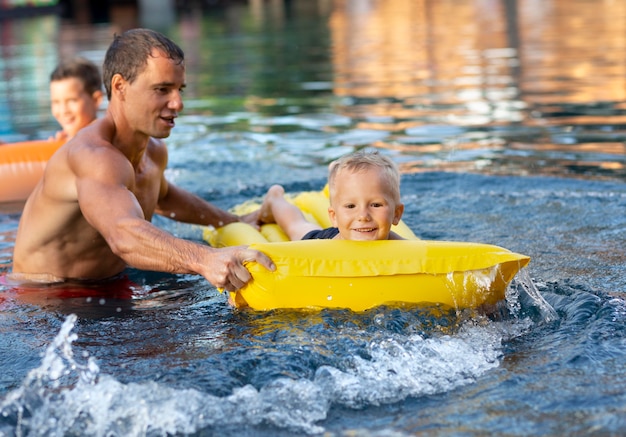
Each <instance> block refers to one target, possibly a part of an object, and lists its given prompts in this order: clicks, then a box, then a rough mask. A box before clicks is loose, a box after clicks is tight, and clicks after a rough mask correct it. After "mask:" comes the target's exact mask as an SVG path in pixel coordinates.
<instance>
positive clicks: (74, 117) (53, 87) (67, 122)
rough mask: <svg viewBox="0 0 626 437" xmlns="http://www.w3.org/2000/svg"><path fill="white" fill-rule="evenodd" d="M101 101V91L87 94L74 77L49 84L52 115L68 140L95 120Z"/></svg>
mask: <svg viewBox="0 0 626 437" xmlns="http://www.w3.org/2000/svg"><path fill="white" fill-rule="evenodd" d="M101 101H102V91H96V92H94V93H93V94H89V93H87V92H86V91H85V87H84V85H83V83H82V82H81V80H80V79H78V78H76V77H69V78H67V79H61V80H54V81H52V82H50V108H51V111H52V115H53V116H54V118H55V119H56V120H57V121H58V122H59V124H60V125H61V127H62V129H63V132H64V133H65V134H66V135H67V136H68V137H69V138H71V137H73V136H74V135H76V133H77V132H78V131H79V130H80V129H82V128H83V127H85V126H87V125H88V124H89V123H91V122H92V121H93V120H95V118H96V116H97V114H98V107H99V106H100V102H101Z"/></svg>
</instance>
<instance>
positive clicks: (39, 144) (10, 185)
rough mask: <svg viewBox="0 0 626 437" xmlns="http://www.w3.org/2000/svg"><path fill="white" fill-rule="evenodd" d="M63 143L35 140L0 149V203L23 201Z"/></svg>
mask: <svg viewBox="0 0 626 437" xmlns="http://www.w3.org/2000/svg"><path fill="white" fill-rule="evenodd" d="M63 143H64V141H54V140H38V141H25V142H21V143H11V144H3V145H0V202H19V201H23V200H26V199H27V198H28V196H29V195H30V193H31V192H32V191H33V189H34V188H35V185H37V182H39V179H41V176H42V175H43V171H44V169H45V167H46V163H47V162H48V159H50V157H51V156H52V154H53V153H54V152H56V150H57V149H58V148H59V147H61V146H62V145H63Z"/></svg>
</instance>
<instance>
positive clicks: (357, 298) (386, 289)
mask: <svg viewBox="0 0 626 437" xmlns="http://www.w3.org/2000/svg"><path fill="white" fill-rule="evenodd" d="M326 193H327V190H324V191H322V192H307V193H301V194H299V195H297V196H295V197H292V198H291V199H290V200H291V201H292V202H293V203H294V204H295V205H297V206H298V207H299V208H300V209H301V210H302V211H303V213H305V215H306V216H307V218H308V219H309V220H311V221H316V222H318V223H319V225H320V226H322V227H329V226H331V225H330V220H329V218H328V214H327V208H328V197H327V194H326ZM258 206H259V204H258V203H253V202H249V203H246V204H244V205H240V206H239V207H237V208H235V210H234V211H235V212H236V213H238V214H242V213H245V212H249V211H250V210H252V209H254V208H258ZM393 230H394V231H395V232H396V233H398V234H400V235H402V236H403V237H404V238H407V240H403V241H397V240H396V241H367V242H365V241H345V240H304V241H287V237H286V236H285V234H284V233H282V231H281V230H280V228H279V227H278V226H277V225H263V226H262V227H261V231H260V232H259V231H257V230H256V229H254V228H253V227H252V226H249V225H247V224H244V223H232V224H229V225H226V226H224V227H222V228H219V229H214V228H206V229H205V231H204V239H205V240H206V241H207V242H208V243H209V244H210V245H211V246H213V247H224V246H233V245H241V244H246V245H247V244H249V245H250V247H251V248H254V249H257V250H259V251H261V252H263V253H265V254H267V255H268V256H269V257H270V258H271V259H272V260H273V261H274V263H275V264H276V270H275V271H274V272H270V271H268V270H266V269H265V268H264V267H262V266H260V265H258V264H256V263H249V264H248V265H247V267H248V269H249V270H250V272H251V273H252V277H253V279H252V281H250V282H249V283H248V284H247V285H246V286H245V287H244V288H242V289H240V290H238V291H237V292H235V293H231V300H232V301H233V302H234V303H235V305H236V306H238V307H244V306H249V307H251V308H253V309H255V310H270V309H275V308H349V309H352V310H354V311H363V310H367V309H369V308H373V307H375V306H378V305H382V304H394V303H440V304H444V305H448V306H451V307H453V308H457V309H461V308H476V307H479V306H481V305H483V304H495V303H497V302H499V301H501V300H503V299H504V297H505V291H506V288H507V286H508V284H509V283H510V282H511V280H512V279H513V277H514V276H515V275H516V274H517V272H518V271H519V270H520V269H521V268H523V267H525V266H526V265H527V264H528V262H529V261H530V258H529V257H528V256H525V255H521V254H517V253H514V252H511V251H509V250H507V249H503V248H501V247H498V246H493V245H488V244H479V243H464V242H451V241H427V240H420V239H418V238H417V237H416V236H415V234H413V232H412V231H411V229H410V228H408V227H407V226H406V225H405V224H404V223H403V222H400V224H399V225H398V226H396V227H394V228H393Z"/></svg>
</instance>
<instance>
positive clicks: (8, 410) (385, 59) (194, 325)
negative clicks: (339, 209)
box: [0, 0, 626, 436]
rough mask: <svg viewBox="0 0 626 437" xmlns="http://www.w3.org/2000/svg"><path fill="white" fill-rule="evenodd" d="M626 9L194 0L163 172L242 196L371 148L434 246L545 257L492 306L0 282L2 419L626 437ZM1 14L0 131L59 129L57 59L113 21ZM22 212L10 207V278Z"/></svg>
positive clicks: (104, 427)
mask: <svg viewBox="0 0 626 437" xmlns="http://www.w3.org/2000/svg"><path fill="white" fill-rule="evenodd" d="M625 18H626V6H624V5H622V3H621V2H600V1H583V0H573V1H572V0H568V1H564V0H561V1H559V0H548V1H546V0H544V1H528V2H511V1H503V2H484V1H482V2H479V1H469V0H462V1H458V0H455V1H452V0H450V1H423V2H415V1H414V0H392V1H385V2H383V1H367V2H365V1H357V0H352V1H350V0H348V1H327V0H319V1H307V0H299V1H298V0H292V1H289V2H267V3H263V2H256V1H251V2H248V3H246V2H234V3H233V4H230V5H228V6H224V7H221V8H217V7H216V8H215V9H210V10H209V9H207V10H200V9H198V10H193V11H187V12H185V11H182V12H180V13H179V15H178V18H177V20H176V22H174V23H172V24H171V26H170V27H168V28H166V29H164V30H163V31H164V32H165V33H167V34H168V35H170V36H171V37H172V38H173V39H174V40H176V41H177V42H178V43H179V44H180V45H181V47H182V48H183V49H184V50H185V52H186V55H187V59H188V61H187V68H188V76H187V80H188V87H187V90H186V95H185V103H186V107H185V110H184V115H183V116H181V117H180V118H179V119H178V120H177V126H176V128H175V129H174V133H173V134H172V136H171V137H170V138H169V139H168V144H169V149H170V165H169V169H168V171H167V176H168V177H169V178H170V179H171V180H172V181H173V182H175V183H177V184H178V185H180V186H182V187H184V188H186V189H189V190H191V191H193V192H195V193H197V194H199V195H201V196H202V197H204V198H206V199H208V200H210V201H211V202H214V203H215V204H217V205H219V206H221V207H223V208H230V207H232V206H234V205H236V204H238V203H241V202H243V201H245V200H247V199H259V198H261V196H262V195H263V193H264V192H265V191H266V190H267V188H269V186H271V185H272V184H274V183H281V184H283V185H284V186H285V188H286V190H287V191H288V192H298V191H303V190H319V189H321V188H322V187H323V185H324V183H325V177H326V166H327V164H328V163H329V162H330V161H331V160H333V159H334V158H336V157H338V156H341V155H342V154H344V153H347V152H349V151H352V150H355V149H360V148H364V147H366V148H372V149H378V150H380V151H381V153H384V154H388V155H389V156H391V157H392V158H393V159H394V160H395V161H396V162H397V163H398V164H399V165H400V167H401V169H402V171H403V178H402V200H403V202H404V203H405V206H406V208H405V213H404V216H403V219H404V221H405V222H406V223H407V224H408V225H409V226H410V227H411V228H412V229H413V230H414V231H415V232H416V234H418V235H419V236H420V237H421V238H424V239H433V240H454V241H476V242H482V243H489V244H496V245H499V246H502V247H505V248H507V249H510V250H512V251H515V252H519V253H523V254H526V255H529V256H530V257H531V262H530V264H529V266H528V267H527V268H526V269H524V270H523V271H521V272H520V273H519V274H518V275H517V277H516V279H515V280H514V281H513V283H512V285H511V286H510V287H509V289H508V290H507V299H506V301H505V302H502V304H501V306H500V307H499V308H498V310H497V311H496V312H495V313H492V314H488V315H486V314H483V313H480V312H478V311H470V310H465V311H460V310H456V309H454V308H446V307H441V306H436V305H405V306H381V307H378V308H375V309H372V310H369V311H365V312H359V313H355V312H352V311H349V310H344V309H325V310H275V311H267V312H255V311H250V310H234V309H232V308H230V307H229V306H228V304H227V302H226V298H225V296H224V295H222V294H220V293H219V292H218V291H217V290H216V289H215V288H214V287H213V286H211V285H210V284H209V283H207V282H206V281H205V280H204V279H201V278H198V277H196V276H192V275H169V274H163V273H158V272H140V271H136V270H133V269H129V270H128V272H127V273H128V278H129V280H130V281H131V282H132V285H130V286H129V285H128V284H126V285H125V287H126V288H124V289H122V288H120V290H118V291H119V292H120V293H114V294H111V295H106V294H105V295H104V296H103V295H102V294H101V293H100V294H98V293H95V294H94V295H93V296H90V297H86V296H74V297H69V298H68V297H64V298H61V297H59V293H57V291H58V290H41V291H40V292H37V293H21V294H20V293H16V292H14V291H12V290H11V289H10V288H8V287H6V286H2V285H0V309H1V311H2V317H0V333H1V334H0V365H1V368H2V369H3V372H2V373H1V374H0V412H1V414H0V435H33V436H37V435H42V436H43V435H45V436H51V435H57V436H66V435H85V436H103V435H107V436H114V435H116V436H161V435H193V436H210V435H233V436H235V435H236V436H259V435H260V436H281V435H284V436H292V435H328V436H348V435H359V436H361V435H363V436H391V435H393V436H410V435H437V436H440V435H451V436H452V435H455V436H457V435H554V436H561V435H616V436H617V435H623V434H624V432H626V419H625V418H626V379H625V378H624V377H623V376H624V373H625V371H626V300H625V298H626V273H625V271H624V265H625V264H626V263H625V261H626V255H625V252H624V247H626V241H625V240H626V232H625V231H624V230H625V229H626V214H624V212H625V211H626V185H625V184H624V182H625V181H626V178H625V176H626V173H625V171H624V168H625V167H624V165H625V163H626V154H625V153H624V152H625V151H626V150H625V146H624V140H625V138H626V131H625V129H624V108H625V107H626V86H625V85H626V75H624V71H626V58H624V57H623V55H622V54H623V51H624V49H625V48H626V47H625V46H626V29H625V26H626V19H625ZM0 25H1V26H2V32H1V34H2V41H1V42H2V45H1V47H2V50H3V53H4V54H3V57H2V60H1V61H0V73H1V74H2V76H1V78H0V102H7V104H6V105H5V104H4V103H3V104H2V105H0V108H3V109H1V110H0V118H2V120H3V122H2V129H3V130H1V131H0V139H2V140H4V141H16V140H20V139H27V138H35V137H46V136H47V135H49V133H50V132H52V131H54V129H56V127H55V124H54V122H53V119H52V118H51V116H50V115H49V109H48V106H47V105H48V103H47V75H48V74H49V71H51V70H52V68H53V67H54V65H55V63H56V62H57V61H58V58H59V56H62V55H64V54H68V53H69V54H82V55H84V56H88V57H90V58H93V59H94V60H97V61H98V62H101V59H102V56H103V54H104V51H105V50H106V47H107V45H108V43H109V42H110V38H111V35H112V33H113V32H114V31H116V30H117V27H116V24H115V23H111V24H102V25H91V26H87V27H85V26H78V25H75V24H71V23H66V22H61V21H60V20H58V18H56V17H52V16H44V17H34V18H28V19H21V20H14V21H3V22H1V23H0ZM0 147H1V146H0ZM20 211H21V209H20V205H16V204H12V205H0V273H2V272H6V271H9V270H10V269H11V259H12V247H13V244H14V240H15V234H16V230H17V225H18V221H19V216H20ZM155 224H157V225H158V226H160V227H162V228H164V229H166V230H168V231H170V232H172V233H173V234H175V235H177V236H180V237H183V238H189V239H194V240H201V235H202V230H201V229H200V228H199V227H197V226H192V225H183V224H178V223H176V222H173V221H170V220H167V219H164V218H156V219H155ZM120 287H121V286H120ZM128 291H130V296H128V293H127V292H128ZM294 292H295V293H297V292H298V290H294ZM124 293H126V295H124Z"/></svg>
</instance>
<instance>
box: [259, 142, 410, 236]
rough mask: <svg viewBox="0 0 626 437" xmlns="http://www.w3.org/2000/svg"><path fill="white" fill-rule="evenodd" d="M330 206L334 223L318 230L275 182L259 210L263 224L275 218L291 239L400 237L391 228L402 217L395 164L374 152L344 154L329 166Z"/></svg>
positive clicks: (274, 221) (402, 208)
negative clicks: (286, 197) (290, 201)
mask: <svg viewBox="0 0 626 437" xmlns="http://www.w3.org/2000/svg"><path fill="white" fill-rule="evenodd" d="M328 186H329V190H330V206H329V208H328V216H329V217H330V220H331V222H332V224H333V225H334V227H332V228H327V229H321V228H320V226H318V225H317V224H314V223H311V222H309V221H307V220H306V218H305V217H304V215H303V214H302V212H301V211H300V210H299V209H298V207H296V206H295V205H293V204H291V203H289V202H288V201H287V200H286V199H285V196H284V195H285V190H284V189H283V187H282V186H280V185H273V186H272V187H270V189H269V190H268V192H267V194H266V196H265V199H264V200H263V204H262V205H261V208H260V211H259V220H260V221H261V222H262V223H277V224H278V225H279V226H280V227H281V228H282V230H283V231H284V232H285V233H286V234H287V235H288V237H289V239H290V240H310V239H343V240H363V241H367V240H401V239H402V237H400V236H399V235H397V234H396V233H395V232H393V231H391V226H392V225H397V224H398V223H399V222H400V218H401V217H402V213H403V211H404V205H403V204H402V203H401V202H400V173H399V171H398V168H397V167H396V165H395V163H394V162H393V161H392V160H391V159H389V158H388V157H386V156H383V155H380V154H379V153H378V152H356V153H353V154H350V155H346V156H344V157H342V158H340V159H338V160H336V161H334V162H333V163H331V165H330V167H329V176H328Z"/></svg>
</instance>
